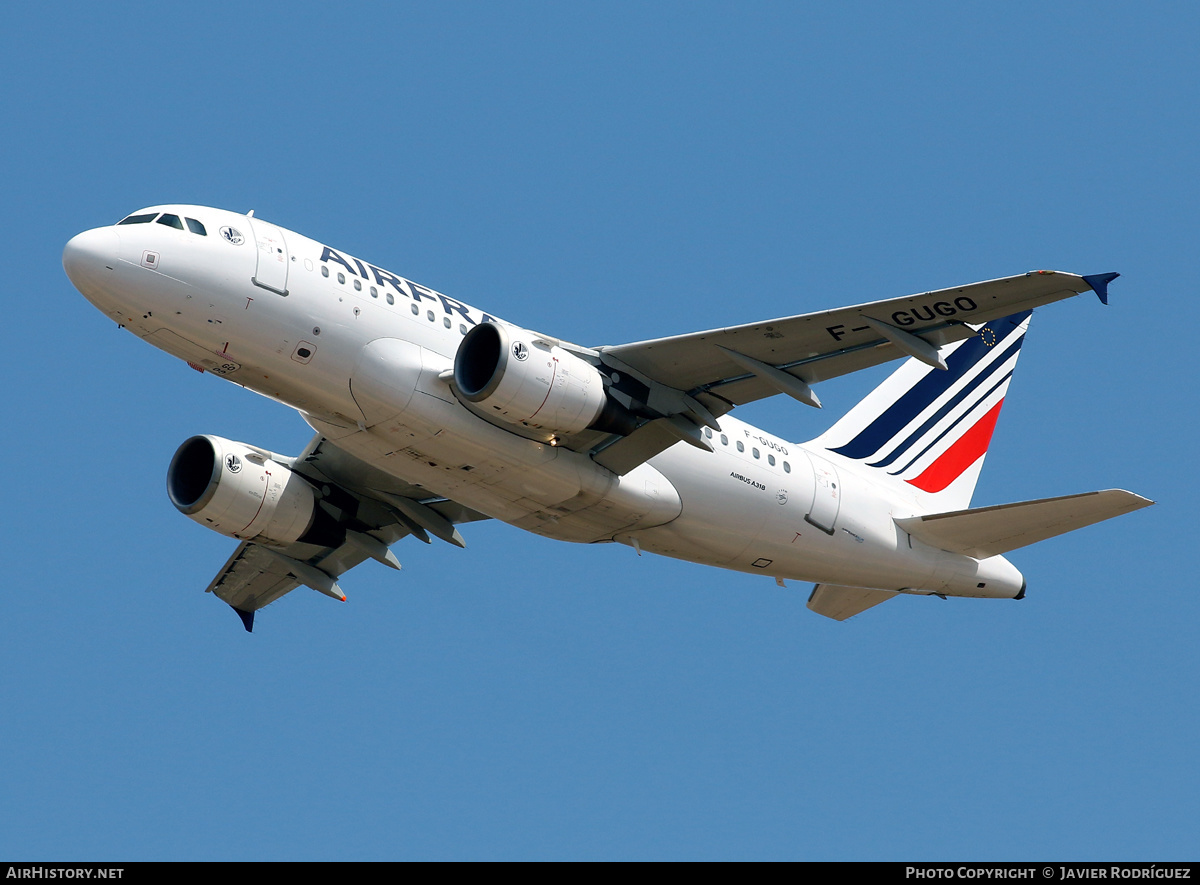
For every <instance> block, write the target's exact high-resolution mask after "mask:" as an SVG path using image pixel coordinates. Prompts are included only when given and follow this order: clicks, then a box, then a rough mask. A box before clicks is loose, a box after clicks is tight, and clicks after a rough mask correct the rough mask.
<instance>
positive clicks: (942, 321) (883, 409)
mask: <svg viewBox="0 0 1200 885" xmlns="http://www.w3.org/2000/svg"><path fill="white" fill-rule="evenodd" d="M63 266H64V269H65V270H66V273H67V276H68V277H69V278H70V280H71V282H72V283H73V284H74V286H75V287H76V288H77V289H78V290H79V291H80V292H81V293H82V294H83V296H84V297H85V298H87V299H88V301H90V302H91V303H92V304H93V305H94V306H95V307H97V308H98V309H99V310H100V311H101V312H103V313H104V314H105V315H107V316H108V317H109V318H110V319H112V320H114V321H115V322H116V323H117V324H118V326H119V327H121V328H124V329H127V330H129V331H130V332H132V333H133V334H135V335H137V336H138V337H139V338H142V339H144V340H145V341H146V342H148V343H149V344H152V345H154V346H155V347H157V348H159V349H161V350H164V351H166V352H167V353H169V354H171V355H172V356H175V357H178V358H179V359H181V360H184V361H186V362H187V364H188V365H189V366H191V367H192V368H193V369H196V370H197V371H200V372H208V373H211V374H213V375H217V376H219V377H221V378H224V379H226V380H228V381H231V382H233V383H235V384H238V385H240V386H242V387H245V388H248V389H250V390H253V391H255V392H257V393H260V394H262V395H264V396H266V397H268V398H270V399H273V400H277V401H278V402H281V403H283V404H285V405H287V406H290V407H292V408H294V409H296V410H298V411H299V412H300V415H301V417H302V418H303V419H304V421H305V422H307V423H308V424H309V425H310V427H312V429H313V430H314V431H315V432H316V435H315V436H314V437H313V438H312V440H311V441H310V442H309V443H308V445H307V446H306V447H305V448H304V450H303V451H302V452H300V454H298V455H295V456H291V457H289V456H285V455H281V454H277V453H274V452H270V451H267V450H265V449H263V448H261V447H258V446H255V445H251V444H249V443H243V442H235V441H232V440H228V439H224V438H222V437H219V436H215V435H211V434H206V435H199V436H193V437H191V438H190V439H188V440H186V441H184V442H183V444H182V445H180V447H179V449H178V450H177V451H176V453H175V455H174V457H173V458H172V460H171V463H170V466H169V468H168V471H167V493H168V496H169V498H170V500H171V502H172V504H174V506H175V507H176V508H177V509H178V510H179V511H180V512H182V513H184V514H185V515H187V516H188V517H190V518H191V519H193V520H195V521H196V522H198V523H199V524H200V525H203V526H205V527H206V528H208V529H211V530H213V531H216V532H219V533H221V534H222V535H226V536H228V537H231V538H233V539H235V540H237V541H239V542H240V543H239V545H238V547H237V549H236V550H235V551H234V553H233V555H232V556H231V557H230V558H229V560H228V561H227V562H226V563H225V565H224V567H222V568H221V570H220V571H219V572H218V574H217V576H216V577H215V578H214V579H213V580H212V582H211V583H210V584H209V586H208V588H207V592H210V593H212V594H213V595H215V596H216V597H217V598H219V599H221V600H223V601H224V602H226V603H228V604H229V605H230V606H231V607H232V608H233V609H234V611H235V612H236V613H237V614H238V616H239V618H240V619H241V621H242V624H243V626H244V627H245V629H246V630H247V631H252V629H253V625H254V616H255V612H257V611H258V610H259V609H261V608H263V607H264V606H266V605H268V604H270V603H272V602H274V601H276V600H277V599H279V598H280V597H282V596H283V595H285V594H286V593H289V592H291V591H292V590H294V589H296V588H297V587H299V586H307V587H310V588H312V589H313V590H316V591H318V592H320V593H323V594H325V595H327V596H330V597H333V598H334V599H339V600H342V601H344V600H345V594H344V593H343V592H342V589H341V587H340V585H339V584H338V579H339V578H340V577H341V575H342V574H344V573H345V572H346V571H348V570H349V569H351V568H353V567H354V566H356V565H358V564H360V563H362V562H364V561H366V560H367V559H373V560H375V561H377V562H380V563H382V564H383V565H386V566H388V567H390V568H393V569H398V568H399V567H400V563H399V561H398V559H397V557H396V555H395V554H394V553H393V552H392V550H391V549H390V548H391V546H392V545H393V544H395V543H396V542H397V541H399V540H400V539H402V538H404V537H407V536H409V535H412V536H414V537H416V538H418V539H419V540H421V541H424V542H425V543H430V540H431V536H432V537H434V538H438V539H441V540H442V541H446V542H449V543H450V544H453V545H457V546H460V547H461V546H465V544H464V541H463V537H462V534H461V533H460V530H459V526H461V525H463V524H466V523H470V522H472V521H476V520H481V519H487V518H491V519H499V520H503V521H504V522H506V523H509V524H510V525H513V526H516V527H518V528H522V529H525V530H527V531H530V532H534V533H536V534H539V535H543V536H545V537H548V538H555V539H559V540H563V541H574V542H578V543H603V542H617V543H621V544H625V545H628V546H630V547H632V548H634V549H635V550H636V551H637V553H638V554H639V555H640V554H641V553H642V552H643V551H644V552H651V553H656V554H661V555H664V556H669V557H675V558H678V559H683V560H689V561H692V562H697V563H704V564H707V565H711V566H717V567H720V568H724V569H732V570H735V571H739V572H746V573H749V574H761V575H763V576H766V577H769V578H773V579H774V580H775V582H776V583H778V584H779V585H780V586H786V585H785V583H784V582H785V581H786V580H797V581H805V582H812V583H813V584H814V587H813V590H812V592H811V595H810V597H809V600H808V607H809V608H810V609H811V610H813V611H814V612H817V613H818V614H821V615H824V616H826V617H829V618H832V619H835V620H845V619H847V618H850V617H852V616H854V615H857V614H859V613H861V612H863V611H865V610H867V609H868V608H871V607H872V606H875V605H878V604H880V603H882V602H885V601H887V600H889V599H892V598H894V597H896V596H900V595H920V596H931V595H932V596H939V597H942V598H943V599H945V598H946V597H949V596H962V597H976V598H1004V599H1022V598H1024V596H1025V590H1026V582H1025V579H1024V577H1023V576H1022V574H1021V573H1020V571H1018V570H1017V568H1016V567H1015V566H1013V565H1012V564H1011V563H1010V562H1009V561H1008V560H1007V559H1005V557H1004V556H1003V554H1005V553H1008V552H1009V551H1011V550H1015V549H1018V548H1020V547H1024V546H1026V545H1028V544H1032V543H1034V542H1037V541H1041V540H1044V539H1046V538H1050V537H1053V536H1055V535H1059V534H1062V533H1064V532H1069V531H1073V530H1075V529H1078V528H1082V527H1084V526H1088V525H1092V524H1093V523H1096V522H1100V521H1101V520H1105V519H1109V518H1112V517H1114V516H1119V515H1121V514H1124V513H1129V512H1131V511H1134V510H1137V509H1140V508H1142V507H1146V506H1149V505H1150V504H1152V503H1153V502H1152V501H1149V500H1147V499H1145V498H1143V497H1141V496H1139V495H1135V494H1133V493H1131V492H1128V491H1124V490H1120V489H1108V490H1105V491H1096V492H1087V493H1084V494H1075V495H1067V496H1064V497H1054V498H1043V499H1039V500H1034V501H1022V502H1018V503H1011V504H1002V505H999V506H988V507H977V508H971V507H970V503H971V497H972V493H973V491H974V488H975V484H976V480H977V479H978V477H979V473H980V470H981V468H982V466H983V461H984V456H985V455H986V453H987V449H988V445H989V443H990V441H991V437H992V431H993V428H994V427H995V424H996V420H997V417H998V415H999V412H1000V408H1001V405H1002V404H1003V402H1004V397H1005V393H1006V391H1007V389H1008V384H1009V380H1010V379H1011V377H1012V373H1013V370H1014V367H1015V365H1016V362H1017V358H1018V356H1019V354H1020V349H1021V345H1022V343H1023V341H1024V339H1025V333H1026V330H1027V329H1028V327H1029V321H1030V317H1031V314H1032V311H1033V310H1034V309H1035V308H1038V307H1041V306H1043V305H1046V304H1050V303H1052V302H1056V301H1059V300H1062V299H1064V298H1068V297H1071V296H1074V295H1077V294H1082V293H1086V292H1089V291H1090V292H1094V293H1095V294H1096V295H1097V296H1099V298H1100V301H1101V302H1102V303H1104V304H1107V303H1108V286H1109V283H1111V282H1112V280H1113V279H1115V278H1116V277H1117V276H1118V274H1116V273H1104V274H1093V275H1088V276H1079V275H1076V274H1071V273H1064V272H1060V271H1049V270H1038V271H1031V272H1029V273H1024V274H1018V275H1015V276H1010V277H1004V278H1001V279H994V280H988V281H985V282H978V283H971V284H969V285H962V286H956V287H952V288H948V289H941V290H938V291H931V292H923V293H918V294H915V295H909V296H904V297H899V298H891V299H888V300H882V301H874V302H870V303H865V304H858V305H854V306H851V307H844V308H839V309H835V310H824V311H819V312H816V313H808V314H801V315H798V316H791V317H783V318H780V319H773V320H767V321H764V322H758V323H751V324H747V325H740V326H732V327H727V328H718V329H711V330H708V331H701V332H693V333H690V334H684V335H676V336H672V337H668V338H657V339H652V340H646V341H637V342H633V343H627V344H617V345H603V346H595V347H587V346H581V345H577V344H573V343H571V342H568V341H563V340H560V339H558V338H555V337H552V336H550V335H546V334H543V333H540V332H535V331H532V330H529V329H526V328H524V327H521V326H517V325H514V324H512V323H509V322H506V321H504V320H501V319H499V318H497V317H494V316H492V315H490V314H488V313H486V312H484V311H482V310H480V309H478V308H476V307H472V306H470V305H468V304H466V303H464V302H461V301H458V300H457V299H455V298H452V297H450V296H447V295H444V294H442V293H441V292H438V291H436V290H434V289H431V288H428V287H427V286H423V285H420V284H418V283H416V282H414V281H412V280H409V279H407V278H405V277H402V276H399V275H397V274H394V273H392V272H390V271H387V270H384V269H383V268H381V267H379V266H377V265H374V264H371V263H369V262H366V261H364V260H362V259H359V258H357V257H355V256H353V255H351V254H349V253H348V252H345V251H339V250H335V249H333V248H331V247H329V246H326V245H324V244H323V243H319V242H316V241H315V240H312V239H309V238H308V237H305V236H302V235H300V234H297V233H294V232H292V231H290V230H286V229H284V228H281V227H278V226H277V225H275V224H271V223H269V222H267V221H265V220H263V219H261V218H258V217H256V216H254V214H253V212H249V213H246V214H241V213H236V212H232V211H227V210H221V209H213V208H208V207H203V206H191V205H161V206H152V207H149V208H146V209H142V210H139V211H138V212H135V213H133V214H132V215H129V216H126V217H125V218H123V219H121V220H120V221H119V222H117V223H116V224H113V225H109V226H105V227H98V228H95V229H92V230H88V231H85V232H83V233H81V234H79V235H77V236H75V237H74V238H72V239H71V240H70V241H69V242H68V243H67V244H66V247H65V249H64V252H63ZM901 358H906V359H905V361H904V362H903V363H902V364H901V365H900V367H899V368H898V369H897V370H896V371H895V372H894V373H893V374H892V375H891V376H890V377H888V378H887V379H886V380H885V381H883V383H881V384H880V385H879V386H878V387H877V388H876V389H875V390H874V391H872V392H871V393H870V394H869V395H868V396H867V397H866V398H865V399H863V400H862V401H861V402H860V403H858V404H857V405H856V406H855V407H853V408H852V409H851V410H850V411H849V412H848V413H847V414H846V415H845V416H844V417H843V418H841V419H840V420H839V421H837V422H836V423H834V425H833V426H832V427H831V428H830V429H828V430H827V431H825V432H824V433H822V434H821V435H820V436H818V437H816V438H815V439H813V440H811V441H809V442H807V443H803V444H797V443H794V442H789V441H787V440H784V439H782V438H780V437H778V436H776V435H774V434H771V433H768V432H767V431H765V430H761V429H759V428H757V427H753V426H751V425H749V424H746V423H744V422H742V421H740V420H738V419H737V418H734V417H733V416H732V415H730V412H731V411H732V410H733V409H734V407H735V406H738V405H742V404H744V403H748V402H753V401H755V400H759V399H762V398H765V397H769V396H774V395H778V394H783V395H786V396H788V397H791V398H792V399H794V400H797V401H799V402H800V403H803V404H805V405H807V406H810V407H817V408H819V407H820V406H821V402H820V400H819V398H818V397H817V394H816V393H815V392H814V390H813V386H814V385H816V384H817V383H819V382H821V381H825V380H827V379H830V378H834V377H837V376H840V375H844V374H846V373H849V372H855V371H858V370H860V369H864V368H867V367H870V366H875V365H879V364H882V363H885V362H888V361H891V360H895V359H901Z"/></svg>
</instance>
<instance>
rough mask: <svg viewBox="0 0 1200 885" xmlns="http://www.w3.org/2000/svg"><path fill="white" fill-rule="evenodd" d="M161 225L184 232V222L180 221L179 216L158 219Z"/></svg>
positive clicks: (166, 216)
mask: <svg viewBox="0 0 1200 885" xmlns="http://www.w3.org/2000/svg"><path fill="white" fill-rule="evenodd" d="M158 223H159V224H165V225H166V226H167V227H173V228H175V229H176V230H183V222H182V221H180V220H179V216H178V215H164V216H162V218H160V219H158Z"/></svg>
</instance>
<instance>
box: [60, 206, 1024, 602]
mask: <svg viewBox="0 0 1200 885" xmlns="http://www.w3.org/2000/svg"><path fill="white" fill-rule="evenodd" d="M146 211H147V212H154V211H162V212H175V213H178V214H179V215H180V216H181V217H183V216H188V217H193V218H195V219H198V220H199V221H201V222H202V223H203V225H204V227H205V229H206V235H204V236H201V235H198V234H196V233H193V232H192V231H190V230H187V229H184V230H177V229H174V228H172V227H169V226H166V225H163V224H158V223H145V224H127V225H120V226H112V227H105V228H97V229H95V230H92V231H87V232H86V233H84V234H80V235H79V236H78V237H76V238H75V239H73V240H72V241H71V243H70V244H69V245H68V247H67V251H66V253H65V257H64V263H65V265H66V267H67V271H68V273H69V274H70V276H71V279H72V281H73V282H74V283H75V284H76V286H77V287H78V288H79V289H80V290H81V291H82V292H83V294H84V295H85V296H86V297H87V298H88V299H89V300H90V301H91V302H92V303H93V304H94V305H95V306H96V307H97V308H99V309H100V310H101V311H103V312H104V313H105V314H106V315H108V316H109V317H111V318H112V319H113V320H115V321H116V322H118V323H119V324H121V325H122V326H124V327H125V328H127V329H129V330H130V331H132V332H134V333H135V334H136V335H138V336H139V337H142V338H144V339H145V340H147V341H148V342H149V343H151V344H153V345H155V346H156V347H159V348H161V349H162V350H165V351H167V352H168V353H171V354H172V355H174V356H177V357H179V358H181V359H184V360H187V361H188V362H189V363H190V364H192V365H193V366H194V367H196V368H201V369H204V370H206V371H210V372H212V373H214V374H218V375H221V376H223V377H226V378H228V379H229V380H231V381H233V382H235V383H237V384H240V385H242V386H244V387H247V388H249V389H251V390H254V391H257V392H258V393H261V394H264V395H266V396H268V397H271V398H273V399H276V400H279V401H280V402H283V403H286V404H287V405H289V406H292V407H294V408H296V409H298V410H300V411H301V413H302V414H303V415H304V417H305V420H307V421H308V423H309V424H310V425H311V426H312V427H314V428H315V429H316V430H317V431H318V432H320V433H321V434H322V435H324V436H325V437H326V438H327V439H329V440H330V441H331V442H333V443H334V444H335V445H336V446H338V447H339V448H341V449H343V450H345V451H347V452H349V453H351V454H353V455H354V456H356V457H358V458H360V459H361V460H363V461H364V462H366V463H368V464H370V465H372V466H374V467H376V468H379V469H381V470H384V471H385V472H387V473H389V474H390V475H392V476H395V477H397V478H399V479H402V480H404V481H405V482H408V483H412V484H416V485H419V486H421V487H422V488H424V489H427V490H428V491H429V493H430V497H434V496H442V497H446V498H450V499H453V500H455V501H457V502H459V503H461V504H464V505H466V506H468V507H471V508H473V509H475V510H478V511H480V512H482V513H484V514H487V515H488V516H491V517H493V518H496V519H500V520H503V521H505V522H508V523H511V524H513V525H515V526H518V527H520V528H523V529H527V530H529V531H533V532H536V533H538V534H541V535H545V536H547V537H551V538H558V539H562V540H569V541H577V542H603V541H613V540H615V541H620V542H622V543H626V544H630V545H633V546H636V547H638V548H639V549H641V550H646V551H650V552H654V553H660V554H664V555H667V556H673V557H677V558H680V559H686V560H691V561H694V562H700V563H705V564H708V565H715V566H720V567H723V568H729V569H736V570H738V571H744V572H749V573H762V574H765V575H770V576H772V577H776V578H794V579H800V580H809V581H814V582H819V583H828V584H837V585H844V586H851V587H869V588H877V589H888V590H908V591H912V592H923V593H942V594H950V595H962V596H990V597H1012V596H1015V595H1016V594H1017V593H1018V592H1019V590H1020V588H1021V586H1022V579H1021V576H1020V573H1019V572H1017V570H1016V569H1015V568H1013V567H1012V566H1011V565H1010V564H1009V563H1008V562H1007V561H1005V560H1004V559H1003V558H1002V557H993V558H992V559H988V560H984V561H982V562H980V561H977V560H974V559H971V558H970V557H966V556H961V555H956V554H951V553H947V552H945V551H941V550H937V549H934V548H932V547H928V546H926V545H924V544H922V543H921V542H919V541H917V540H915V539H912V538H911V537H910V536H909V535H908V534H907V533H906V532H904V531H903V530H901V529H900V528H899V527H898V526H897V525H896V524H895V522H894V520H895V519H897V518H904V517H908V516H912V515H913V514H914V513H917V512H920V511H919V508H918V506H917V505H916V503H915V501H914V500H913V499H905V498H903V497H901V496H899V495H898V494H897V493H896V492H895V490H893V489H888V488H882V487H880V486H878V485H877V484H875V483H873V482H872V481H871V479H870V478H868V477H867V476H865V475H863V474H861V473H859V472H855V471H854V469H853V468H852V466H851V465H850V464H849V463H848V462H845V461H838V460H837V457H836V456H832V457H831V456H830V455H829V453H821V452H818V451H815V450H810V449H807V448H805V447H804V446H801V445H798V444H796V443H790V442H786V441H784V440H781V439H778V438H777V437H775V436H772V435H771V434H769V433H766V432H765V431H762V430H759V429H758V428H755V427H752V426H750V425H748V424H745V423H743V422H741V421H738V420H737V419H735V418H732V417H729V416H728V415H727V416H724V417H722V418H720V419H719V425H720V431H719V432H712V431H706V435H707V434H708V433H711V437H708V442H709V444H710V445H712V447H713V451H712V452H706V451H703V450H701V449H699V448H695V447H692V446H688V445H684V444H682V443H681V444H678V445H675V446H673V447H671V448H669V449H667V450H666V451H664V452H662V453H661V454H659V455H657V456H656V457H654V458H652V459H651V460H650V461H649V462H648V463H646V464H643V465H641V466H640V467H637V468H635V469H634V470H632V471H630V472H629V473H627V474H625V475H624V476H617V475H616V474H614V473H612V472H611V471H609V470H608V469H606V468H604V467H602V466H600V465H599V464H597V463H596V462H594V461H593V460H592V459H591V458H590V457H589V456H588V455H587V454H585V453H581V452H575V451H570V450H568V449H567V448H565V447H562V446H555V445H552V444H548V443H547V442H545V441H542V440H539V439H530V438H527V437H526V436H523V435H520V434H519V433H518V432H515V430H514V431H510V430H507V429H504V428H503V427H502V426H498V425H497V424H493V423H490V422H488V421H485V420H484V419H482V418H481V417H479V416H478V415H477V414H476V413H474V412H473V411H471V410H469V409H468V408H466V407H465V406H464V405H463V404H462V403H460V401H459V400H458V398H456V396H455V395H454V392H453V391H452V388H451V386H450V383H449V380H448V378H447V376H448V374H449V373H448V370H449V369H451V368H452V366H453V364H454V358H455V353H456V351H457V349H458V346H459V343H460V342H461V341H462V339H463V336H464V334H465V333H466V332H468V331H469V330H470V329H471V328H472V327H474V326H475V325H476V324H477V323H480V322H485V321H492V322H500V321H499V320H497V319H496V318H494V317H491V316H489V315H487V314H486V313H484V312H483V311H480V310H479V309H477V308H474V307H471V306H469V305H466V304H463V303H461V302H459V301H457V300H455V299H453V298H449V297H447V296H444V295H441V294H440V293H437V292H435V291H433V290H430V289H427V288H425V287H422V286H419V285H417V284H415V283H412V282H411V281H408V280H405V279H402V278H400V277H398V276H396V275H393V274H391V273H389V272H387V271H384V270H382V269H380V268H377V267H374V266H372V265H369V264H367V263H366V262H363V261H360V260H359V259H356V258H354V257H352V256H350V255H347V254H346V253H344V252H336V251H334V250H332V249H329V248H327V247H325V246H324V245H322V244H320V243H317V242H315V241H313V240H310V239H308V238H307V237H304V236H301V235H299V234H296V233H293V232H291V231H287V230H282V229H280V228H277V227H275V226H273V225H270V224H268V223H266V222H263V221H261V220H259V219H257V218H248V217H247V216H245V215H238V214H235V213H232V212H226V211H222V210H217V209H210V208H203V207H185V206H162V207H156V209H152V210H146ZM239 237H240V239H241V242H240V243H238V242H236V241H237V240H238V239H239ZM284 292H286V293H287V294H286V295H284V294H282V293H284ZM835 462H836V463H835ZM980 585H983V586H980Z"/></svg>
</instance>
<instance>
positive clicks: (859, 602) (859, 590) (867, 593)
mask: <svg viewBox="0 0 1200 885" xmlns="http://www.w3.org/2000/svg"><path fill="white" fill-rule="evenodd" d="M897 592H898V591H896V590H869V589H867V588H866V587H839V586H838V585H837V584H817V585H816V586H815V587H813V592H812V595H811V596H809V597H808V607H809V608H810V609H812V610H813V611H815V612H816V613H817V614H819V615H824V616H825V617H827V618H833V619H834V620H835V621H844V620H846V618H852V617H854V616H855V615H857V614H858V613H859V612H865V611H866V610H867V609H869V608H870V607H871V606H873V605H879V603H881V602H887V601H888V600H889V599H891V598H892V597H893V596H895V595H897Z"/></svg>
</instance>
